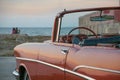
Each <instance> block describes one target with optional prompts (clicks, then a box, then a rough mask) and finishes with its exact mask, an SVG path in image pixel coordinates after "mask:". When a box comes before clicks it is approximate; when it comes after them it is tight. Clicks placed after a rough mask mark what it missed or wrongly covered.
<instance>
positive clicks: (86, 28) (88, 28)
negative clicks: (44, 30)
mask: <svg viewBox="0 0 120 80" xmlns="http://www.w3.org/2000/svg"><path fill="white" fill-rule="evenodd" d="M77 29H85V30H88V31H90V32H92V33H93V35H94V36H95V37H96V38H98V36H97V34H96V33H95V32H94V31H93V30H91V29H89V28H87V27H76V28H73V29H72V30H70V31H69V33H68V35H67V41H68V42H69V36H70V34H71V33H72V32H73V31H74V30H77ZM81 35H83V36H84V37H85V36H87V35H85V34H81ZM84 37H83V38H82V37H81V39H84ZM81 41H82V40H81Z"/></svg>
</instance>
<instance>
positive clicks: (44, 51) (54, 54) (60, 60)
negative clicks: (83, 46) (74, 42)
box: [38, 43, 70, 80]
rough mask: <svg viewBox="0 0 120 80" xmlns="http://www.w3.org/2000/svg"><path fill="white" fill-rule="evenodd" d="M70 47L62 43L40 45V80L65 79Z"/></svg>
mask: <svg viewBox="0 0 120 80" xmlns="http://www.w3.org/2000/svg"><path fill="white" fill-rule="evenodd" d="M69 47H70V46H65V45H62V44H61V43H48V44H43V45H42V47H40V52H39V57H38V59H39V64H38V78H39V80H65V72H64V68H65V62H66V56H67V53H68V52H67V51H68V49H69Z"/></svg>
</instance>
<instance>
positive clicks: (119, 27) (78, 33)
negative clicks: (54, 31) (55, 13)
mask: <svg viewBox="0 0 120 80" xmlns="http://www.w3.org/2000/svg"><path fill="white" fill-rule="evenodd" d="M59 41H60V42H63V43H70V44H72V43H73V44H78V45H82V46H96V45H98V44H100V43H101V44H119V43H120V10H113V9H112V10H101V11H87V12H80V13H72V14H66V15H64V17H63V19H62V24H61V30H60V40H59Z"/></svg>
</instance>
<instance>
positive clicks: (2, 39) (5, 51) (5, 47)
mask: <svg viewBox="0 0 120 80" xmlns="http://www.w3.org/2000/svg"><path fill="white" fill-rule="evenodd" d="M45 40H50V36H28V35H26V34H0V56H12V55H13V49H14V47H15V46H16V45H19V44H21V43H25V42H43V41H45Z"/></svg>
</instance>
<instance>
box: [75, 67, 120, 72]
mask: <svg viewBox="0 0 120 80" xmlns="http://www.w3.org/2000/svg"><path fill="white" fill-rule="evenodd" d="M80 68H88V69H94V70H99V71H105V72H112V73H117V74H120V71H117V70H111V69H106V68H98V67H93V66H86V65H79V66H76V67H75V68H74V69H73V71H77V70H78V69H80Z"/></svg>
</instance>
